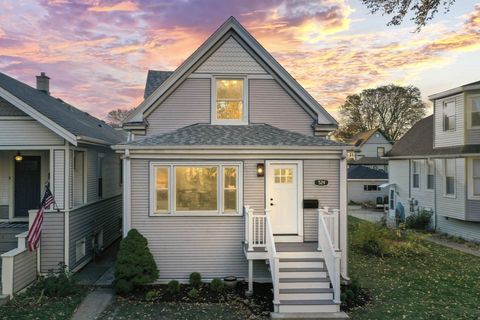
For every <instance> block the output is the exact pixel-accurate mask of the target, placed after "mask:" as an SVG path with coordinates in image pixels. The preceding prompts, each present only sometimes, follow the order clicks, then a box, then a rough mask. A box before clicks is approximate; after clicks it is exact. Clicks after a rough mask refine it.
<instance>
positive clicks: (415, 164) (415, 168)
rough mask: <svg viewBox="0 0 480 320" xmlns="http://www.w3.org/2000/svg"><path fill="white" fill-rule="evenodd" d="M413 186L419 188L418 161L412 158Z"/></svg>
mask: <svg viewBox="0 0 480 320" xmlns="http://www.w3.org/2000/svg"><path fill="white" fill-rule="evenodd" d="M412 171H413V179H412V180H413V182H412V184H413V188H415V189H419V188H420V161H419V160H413V170H412Z"/></svg>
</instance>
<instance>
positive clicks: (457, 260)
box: [349, 217, 480, 320]
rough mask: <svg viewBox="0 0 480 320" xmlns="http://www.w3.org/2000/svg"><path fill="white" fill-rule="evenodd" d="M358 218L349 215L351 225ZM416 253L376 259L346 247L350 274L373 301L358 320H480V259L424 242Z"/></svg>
mask: <svg viewBox="0 0 480 320" xmlns="http://www.w3.org/2000/svg"><path fill="white" fill-rule="evenodd" d="M359 221H360V220H359V219H356V218H353V217H349V223H350V224H351V225H353V224H357V223H358V222H359ZM424 245H425V246H426V247H427V248H428V253H427V254H426V255H423V256H416V257H409V258H407V257H400V258H398V257H397V258H393V257H389V258H383V259H382V258H378V257H370V256H366V255H364V254H363V253H361V252H358V250H356V249H355V248H350V251H349V268H350V270H349V274H350V277H352V278H355V279H358V280H359V282H360V284H361V285H362V286H363V287H364V288H366V289H367V290H369V291H370V294H371V295H372V301H371V302H370V303H369V304H368V305H366V306H364V307H360V308H356V309H354V310H352V311H350V312H349V315H350V317H351V318H352V319H354V320H359V319H416V320H417V319H480V258H479V257H475V256H472V255H468V254H464V253H462V252H459V251H457V250H452V249H448V248H445V247H442V246H438V245H435V244H432V243H429V242H425V243H424Z"/></svg>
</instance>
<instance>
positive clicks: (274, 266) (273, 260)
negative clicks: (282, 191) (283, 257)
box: [265, 210, 280, 306]
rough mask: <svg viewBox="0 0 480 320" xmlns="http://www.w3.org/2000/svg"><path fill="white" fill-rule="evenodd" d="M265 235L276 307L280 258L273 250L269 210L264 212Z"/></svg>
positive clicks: (273, 239) (277, 303)
mask: <svg viewBox="0 0 480 320" xmlns="http://www.w3.org/2000/svg"><path fill="white" fill-rule="evenodd" d="M265 217H266V220H265V222H266V223H265V233H266V246H267V253H268V262H269V264H270V273H271V275H272V284H273V304H274V305H275V306H278V305H279V304H280V300H279V298H280V288H279V282H280V278H279V272H280V256H279V255H278V253H277V249H276V248H275V238H274V237H273V231H272V224H271V222H270V214H269V210H265Z"/></svg>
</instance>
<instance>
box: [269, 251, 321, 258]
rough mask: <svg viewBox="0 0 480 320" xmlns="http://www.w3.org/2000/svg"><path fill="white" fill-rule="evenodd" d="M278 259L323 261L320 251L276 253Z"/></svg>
mask: <svg viewBox="0 0 480 320" xmlns="http://www.w3.org/2000/svg"><path fill="white" fill-rule="evenodd" d="M277 253H278V255H279V256H280V259H281V260H282V259H323V252H321V251H299V252H296V251H282V252H277Z"/></svg>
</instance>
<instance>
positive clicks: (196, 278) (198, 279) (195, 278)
mask: <svg viewBox="0 0 480 320" xmlns="http://www.w3.org/2000/svg"><path fill="white" fill-rule="evenodd" d="M189 282H190V285H191V286H193V287H195V288H198V287H200V285H201V284H202V276H201V275H200V273H198V272H192V273H191V274H190V279H189Z"/></svg>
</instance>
